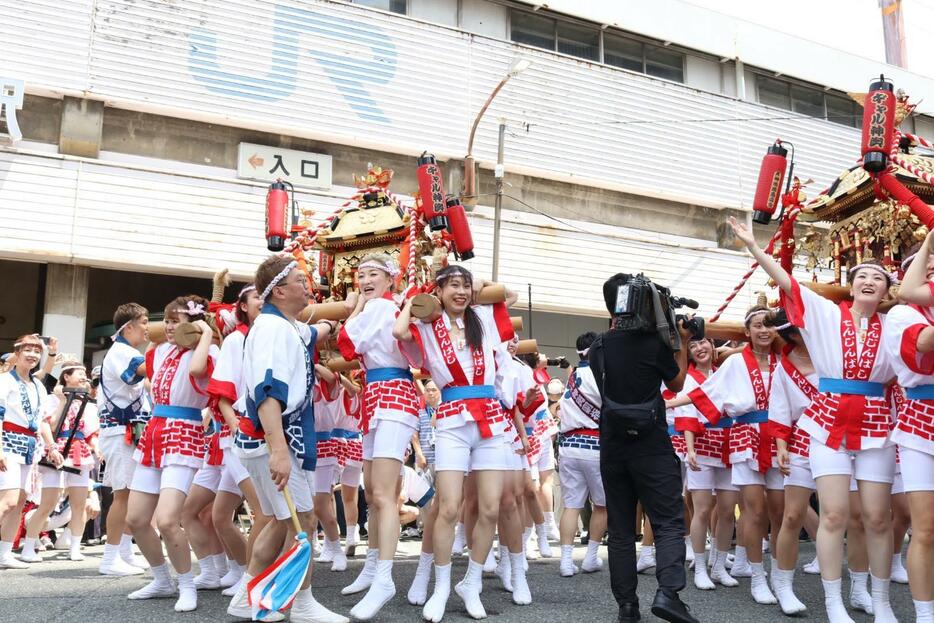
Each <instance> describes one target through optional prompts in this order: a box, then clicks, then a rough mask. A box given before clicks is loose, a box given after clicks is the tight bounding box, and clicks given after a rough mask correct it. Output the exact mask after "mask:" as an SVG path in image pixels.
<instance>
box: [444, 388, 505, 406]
mask: <svg viewBox="0 0 934 623" xmlns="http://www.w3.org/2000/svg"><path fill="white" fill-rule="evenodd" d="M475 398H496V388H495V387H493V386H492V385H462V386H458V387H445V388H444V389H442V390H441V402H454V401H455V400H472V399H475Z"/></svg>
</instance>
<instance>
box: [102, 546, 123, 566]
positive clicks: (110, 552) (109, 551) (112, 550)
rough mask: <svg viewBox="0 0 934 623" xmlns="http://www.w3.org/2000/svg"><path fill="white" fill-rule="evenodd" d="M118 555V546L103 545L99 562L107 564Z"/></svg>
mask: <svg viewBox="0 0 934 623" xmlns="http://www.w3.org/2000/svg"><path fill="white" fill-rule="evenodd" d="M119 554H120V546H119V545H111V544H110V543H105V544H104V555H103V557H102V558H101V562H108V561H111V560H113V559H114V558H116V557H117V556H118V555H119Z"/></svg>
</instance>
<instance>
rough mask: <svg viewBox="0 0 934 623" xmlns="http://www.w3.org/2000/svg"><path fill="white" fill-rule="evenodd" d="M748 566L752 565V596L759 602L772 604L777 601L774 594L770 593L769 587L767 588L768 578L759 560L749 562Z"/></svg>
mask: <svg viewBox="0 0 934 623" xmlns="http://www.w3.org/2000/svg"><path fill="white" fill-rule="evenodd" d="M749 566H750V567H752V582H751V584H750V587H751V590H752V598H753V599H754V600H755V601H756V603H759V604H774V603H778V601H777V600H776V599H775V595H773V594H772V591H771V589H770V588H769V579H768V576H767V575H766V574H765V569H764V568H763V567H762V563H761V562H750V563H749Z"/></svg>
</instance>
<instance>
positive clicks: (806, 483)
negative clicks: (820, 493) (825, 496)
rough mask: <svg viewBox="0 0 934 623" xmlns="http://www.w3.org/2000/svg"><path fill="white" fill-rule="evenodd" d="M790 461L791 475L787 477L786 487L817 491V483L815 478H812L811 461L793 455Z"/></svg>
mask: <svg viewBox="0 0 934 623" xmlns="http://www.w3.org/2000/svg"><path fill="white" fill-rule="evenodd" d="M789 459H790V461H789V462H790V463H791V465H790V468H789V469H790V472H791V473H790V474H788V475H787V476H785V486H786V487H801V488H802V489H810V490H811V491H815V490H816V489H817V483H815V482H814V477H813V476H811V460H810V459H808V458H806V457H803V456H798V455H797V454H792V455H791V456H790V457H789Z"/></svg>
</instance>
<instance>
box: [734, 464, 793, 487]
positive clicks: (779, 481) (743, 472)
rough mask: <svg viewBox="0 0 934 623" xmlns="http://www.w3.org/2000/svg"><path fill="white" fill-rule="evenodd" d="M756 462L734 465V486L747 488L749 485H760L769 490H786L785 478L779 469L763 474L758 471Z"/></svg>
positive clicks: (771, 469)
mask: <svg viewBox="0 0 934 623" xmlns="http://www.w3.org/2000/svg"><path fill="white" fill-rule="evenodd" d="M758 467H759V465H758V463H756V461H743V462H742V463H736V464H734V465H733V470H732V471H733V480H732V482H733V486H736V487H746V486H749V485H760V486H763V487H765V488H766V489H769V490H773V491H774V490H778V491H781V490H783V489H784V488H785V482H784V478H783V477H782V473H781V472H780V471H778V468H777V467H771V468H769V471H767V472H766V473H764V474H763V473H762V472H760V471H758Z"/></svg>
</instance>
